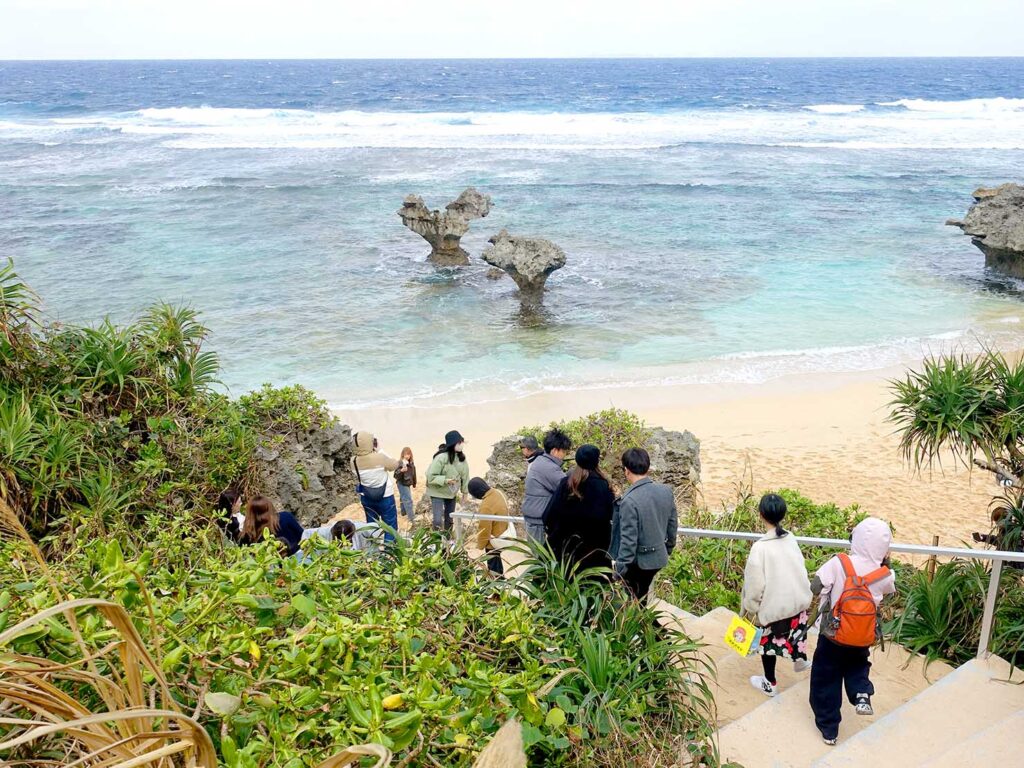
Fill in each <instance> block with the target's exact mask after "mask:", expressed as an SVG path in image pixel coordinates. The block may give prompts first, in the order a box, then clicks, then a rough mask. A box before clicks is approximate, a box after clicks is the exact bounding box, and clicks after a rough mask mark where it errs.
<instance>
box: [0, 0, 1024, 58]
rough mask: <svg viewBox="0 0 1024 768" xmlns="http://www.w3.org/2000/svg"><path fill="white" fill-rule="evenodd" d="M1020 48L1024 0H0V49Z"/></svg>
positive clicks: (733, 51) (339, 52)
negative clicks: (489, 0)
mask: <svg viewBox="0 0 1024 768" xmlns="http://www.w3.org/2000/svg"><path fill="white" fill-rule="evenodd" d="M1022 55H1024V0H504V1H503V2H494V1H493V0H492V1H491V2H487V1H486V0H485V1H484V2H480V1H479V0H477V1H476V2H474V1H473V0H0V59H15V58H17V59H115V58H144V59H160V58H174V59H193V58H226V59H227V58H421V57H422V58H460V57H546V56H566V57H571V56H1022Z"/></svg>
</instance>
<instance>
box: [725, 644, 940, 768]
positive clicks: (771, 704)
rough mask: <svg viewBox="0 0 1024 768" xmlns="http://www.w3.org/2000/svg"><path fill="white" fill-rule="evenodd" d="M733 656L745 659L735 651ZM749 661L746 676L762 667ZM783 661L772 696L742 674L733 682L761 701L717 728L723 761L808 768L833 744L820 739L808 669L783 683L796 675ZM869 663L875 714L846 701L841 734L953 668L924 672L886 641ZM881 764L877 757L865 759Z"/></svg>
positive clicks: (915, 659) (917, 660)
mask: <svg viewBox="0 0 1024 768" xmlns="http://www.w3.org/2000/svg"><path fill="white" fill-rule="evenodd" d="M736 658H737V659H738V660H740V661H744V660H743V659H739V657H738V656H737V657H736ZM749 661H750V662H752V663H753V664H752V666H753V669H754V671H751V672H749V674H748V675H747V676H748V677H749V675H754V674H757V672H758V668H759V666H760V665H759V663H758V662H757V660H756V659H750V660H749ZM723 664H724V663H723ZM786 664H788V662H780V664H779V677H780V680H781V688H782V690H781V692H780V693H779V694H778V695H777V696H775V697H774V698H771V699H766V698H765V697H764V695H763V694H757V691H755V690H754V689H753V688H751V687H750V684H749V682H747V680H745V679H743V680H737V681H736V682H735V685H736V686H740V685H744V686H746V687H747V689H748V690H749V691H750V692H751V693H753V694H756V695H760V696H761V700H762V702H763V703H762V704H760V706H757V707H756V708H754V709H752V710H751V711H749V712H748V713H746V714H744V715H742V716H741V717H739V718H737V719H736V720H734V721H732V722H731V723H729V724H728V725H726V726H725V727H724V728H722V729H721V730H720V731H719V752H720V754H721V757H722V761H723V762H727V761H730V760H731V761H735V762H737V763H739V764H740V765H742V766H744V768H806V767H807V766H810V765H812V764H813V763H814V761H815V760H817V759H818V758H819V757H821V756H822V755H825V754H826V753H827V752H828V751H829V750H830V749H831V750H834V749H835V747H829V746H828V745H826V744H825V743H824V742H823V741H822V739H821V734H820V733H818V729H817V728H816V727H815V725H814V715H813V714H812V713H811V707H810V704H808V701H807V699H808V692H809V690H810V673H809V672H808V673H803V674H801V675H800V677H801V678H802V679H800V680H799V681H797V682H796V683H795V684H793V683H789V684H787V682H786V681H787V680H789V681H792V680H794V674H793V672H792V670H791V669H788V668H787V667H786V666H785V665H786ZM871 664H872V666H871V680H872V682H873V683H874V685H875V691H876V693H875V696H874V697H873V698H872V703H873V705H874V708H875V713H876V714H875V716H874V717H858V716H857V715H856V714H855V713H854V711H853V707H852V706H851V705H850V704H849V703H848V702H847V701H845V700H844V701H843V722H842V725H841V726H840V737H841V738H849V737H850V735H851V734H854V733H857V732H859V731H861V730H863V729H865V728H868V727H869V726H871V725H872V724H874V723H876V722H878V720H879V717H880V716H884V715H885V714H887V713H889V712H892V711H893V710H895V709H897V708H898V707H899V706H900V705H902V704H903V703H905V702H906V701H909V700H910V699H911V698H913V697H914V696H915V695H917V694H918V693H920V692H921V691H922V690H924V689H925V688H927V687H928V686H929V685H930V684H931V682H934V681H936V680H939V679H941V678H943V677H944V676H945V675H947V674H949V673H950V672H951V670H950V668H949V667H948V666H947V665H945V664H942V663H940V662H936V663H933V664H931V665H930V666H929V667H928V668H927V677H926V670H925V668H924V663H923V659H922V658H921V657H919V656H914V655H912V654H910V653H909V652H908V651H906V650H905V649H904V648H902V647H900V646H896V645H890V646H887V648H886V650H885V651H884V652H882V651H881V650H880V649H878V648H875V649H874V650H873V651H872V653H871ZM787 673H788V674H787ZM723 683H724V680H723ZM722 695H727V696H735V697H736V699H737V702H740V701H746V698H745V696H746V694H745V693H740V692H735V693H734V692H729V693H728V694H725V693H724V692H723V694H722ZM741 697H743V698H741ZM719 706H720V708H723V709H725V710H726V711H723V715H725V716H727V715H728V711H729V710H728V706H731V705H727V706H726V707H723V706H722V704H719ZM738 706H739V704H737V707H738ZM883 764H884V763H883V762H879V761H873V762H869V763H864V765H883Z"/></svg>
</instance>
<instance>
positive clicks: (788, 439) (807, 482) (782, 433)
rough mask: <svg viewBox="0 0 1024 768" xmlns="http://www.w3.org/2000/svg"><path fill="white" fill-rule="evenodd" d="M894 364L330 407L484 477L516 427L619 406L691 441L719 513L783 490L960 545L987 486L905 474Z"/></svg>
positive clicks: (972, 527)
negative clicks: (445, 446) (461, 451)
mask: <svg viewBox="0 0 1024 768" xmlns="http://www.w3.org/2000/svg"><path fill="white" fill-rule="evenodd" d="M906 370H907V367H906V366H905V365H900V366H893V367H890V368H886V369H881V370H872V371H861V372H851V373H825V372H821V373H814V374H805V373H799V374H791V375H787V376H783V377H780V378H777V379H773V380H771V381H768V382H764V383H757V384H753V383H730V384H687V385H681V386H645V387H614V388H607V389H593V390H581V391H576V392H572V391H556V392H542V393H535V394H529V395H524V396H522V397H517V398H510V399H504V400H493V401H490V402H484V403H471V404H451V405H443V404H438V405H435V406H434V407H424V406H422V405H418V406H392V407H381V408H365V409H358V410H355V409H344V408H341V409H333V410H334V413H335V414H336V415H338V417H339V418H340V419H341V420H342V422H343V423H346V424H349V425H350V426H352V428H353V429H354V430H355V429H359V430H363V429H366V430H369V431H371V432H373V433H374V434H375V435H376V436H377V437H378V439H379V441H380V445H381V450H383V451H384V452H385V453H387V454H389V455H391V456H397V455H398V454H399V452H400V451H401V449H402V447H403V446H407V445H408V446H411V447H412V449H413V452H414V454H415V456H416V457H417V464H418V467H419V470H420V472H421V474H422V472H423V471H424V470H425V469H426V466H427V463H428V459H429V457H430V456H431V455H432V454H433V452H434V450H435V449H436V446H437V444H438V443H439V442H440V441H441V438H442V436H443V435H444V433H445V432H447V431H448V430H450V429H458V430H460V431H461V432H462V433H463V434H464V435H465V436H466V454H467V458H468V460H469V464H470V472H471V473H472V474H474V475H481V476H482V475H483V474H484V473H485V472H486V469H487V464H486V458H487V457H488V456H489V455H490V452H491V447H492V445H493V444H494V443H495V442H497V441H498V440H499V439H500V438H502V437H504V436H507V435H512V434H515V433H516V432H518V431H519V429H520V428H522V427H525V426H531V425H537V424H542V425H546V424H548V423H550V422H552V421H564V420H570V419H573V418H577V417H579V416H582V415H585V414H588V413H592V412H594V411H598V410H603V409H605V408H611V407H615V408H621V409H625V410H628V411H632V412H634V413H636V414H638V415H639V416H640V417H641V418H643V419H644V421H645V422H646V423H647V424H648V425H650V426H659V427H664V428H665V429H672V430H680V431H682V430H689V431H691V432H693V434H694V435H695V436H696V437H697V438H698V439H699V440H700V441H701V464H702V468H701V485H702V492H703V496H704V502H705V504H706V505H707V506H708V507H709V508H712V509H714V508H719V507H721V506H722V505H723V504H725V505H728V504H731V503H732V502H734V501H735V499H736V497H737V493H738V490H739V488H740V487H741V486H745V485H747V484H748V483H750V478H752V483H750V484H751V485H752V488H753V491H754V492H755V493H760V492H762V491H764V490H768V489H778V488H783V487H785V488H791V489H794V490H797V491H800V492H801V493H803V494H804V495H806V496H808V497H810V498H811V499H813V500H814V501H815V502H818V503H825V502H835V503H836V504H839V505H841V506H847V505H849V504H859V505H860V507H861V509H863V510H864V511H865V512H867V513H868V514H871V515H875V516H878V517H881V518H883V519H886V520H888V521H889V522H891V523H892V524H893V525H894V527H895V531H896V533H895V537H894V538H895V540H897V541H900V542H904V543H913V544H931V543H932V537H933V536H935V535H938V536H939V540H940V543H942V544H945V545H950V546H952V545H959V544H960V543H962V542H964V541H968V540H969V539H970V535H971V532H972V531H979V530H980V531H987V530H988V527H989V524H988V504H989V501H990V500H991V498H992V496H994V495H995V494H997V493H998V486H997V485H996V483H995V482H994V481H993V480H992V479H991V478H990V477H989V476H988V475H987V474H986V473H981V472H978V473H971V472H969V471H967V470H966V469H964V468H962V467H959V466H956V465H954V464H953V463H952V462H951V461H950V462H946V463H945V464H944V466H943V467H941V468H940V467H938V466H936V467H935V468H933V470H932V472H931V473H929V472H928V471H927V470H923V471H922V472H921V473H919V474H918V473H915V472H913V471H912V469H911V468H910V467H909V466H908V465H906V464H905V463H904V461H903V457H902V455H901V454H900V453H899V450H898V440H897V438H896V437H895V436H894V435H893V434H892V432H893V427H892V425H891V424H888V423H886V421H885V418H886V416H887V414H888V410H887V408H886V405H887V403H888V402H889V400H890V395H889V393H888V390H887V382H888V381H889V380H891V379H892V378H895V377H898V376H901V375H903V374H904V373H905V372H906Z"/></svg>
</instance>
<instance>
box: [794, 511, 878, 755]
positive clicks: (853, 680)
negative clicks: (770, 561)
mask: <svg viewBox="0 0 1024 768" xmlns="http://www.w3.org/2000/svg"><path fill="white" fill-rule="evenodd" d="M891 543H892V531H890V529H889V525H888V524H887V523H885V522H884V521H882V520H879V519H877V518H874V517H869V518H867V519H866V520H863V521H861V522H860V523H859V524H858V525H857V527H855V528H854V529H853V534H852V535H851V536H850V553H849V558H850V562H851V563H852V565H853V570H854V572H855V573H856V574H857V575H858V576H867V575H869V574H871V573H872V572H874V571H877V570H878V569H879V568H881V567H882V565H883V561H886V560H887V558H888V555H889V545H890V544H891ZM845 584H846V573H845V572H844V570H843V564H842V561H841V560H840V558H839V556H838V555H836V556H835V557H833V558H832V559H831V560H829V561H828V562H827V563H825V564H824V565H823V566H821V568H819V569H818V572H817V573H816V574H815V575H814V578H813V579H812V580H811V592H812V593H814V594H815V595H820V594H825V595H828V596H829V601H828V602H829V604H830V605H833V606H834V605H836V604H837V603H838V601H839V598H840V597H841V596H842V594H843V588H844V586H845ZM868 589H870V590H871V596H872V597H873V598H874V599H875V605H876V606H877V605H878V604H879V603H881V602H882V598H883V597H884V596H885V595H888V594H892V593H893V592H895V591H896V580H895V578H894V577H893V575H892V572H889V573H888V575H886V576H884V577H883V578H879V579H878V580H876V581H873V582H871V583H869V584H868ZM823 618H824V617H823ZM869 651H870V648H858V647H851V646H846V645H839V644H838V643H835V642H833V641H832V640H830V639H829V638H827V637H825V636H824V635H823V634H822V635H820V636H819V638H818V647H817V648H816V649H815V651H814V661H813V663H812V666H811V694H810V699H811V709H812V710H813V711H814V722H815V725H817V726H818V730H819V731H821V736H822V738H823V739H824V740H825V743H826V744H835V743H836V740H837V739H838V737H839V723H840V721H841V720H842V711H841V710H842V703H843V687H844V686H845V688H846V697H847V699H848V700H849V702H850V703H851V704H852V705H853V706H854V709H855V711H856V712H857V714H858V715H873V714H874V710H873V709H872V707H871V697H872V696H873V695H874V693H875V688H874V686H873V685H872V684H871V679H870V678H869V672H870V670H871V662H870V661H869V660H868V655H869Z"/></svg>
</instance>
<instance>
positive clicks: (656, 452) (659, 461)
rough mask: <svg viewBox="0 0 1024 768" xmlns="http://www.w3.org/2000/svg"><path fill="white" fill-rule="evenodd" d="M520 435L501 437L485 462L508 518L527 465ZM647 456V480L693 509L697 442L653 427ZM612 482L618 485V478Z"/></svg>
mask: <svg viewBox="0 0 1024 768" xmlns="http://www.w3.org/2000/svg"><path fill="white" fill-rule="evenodd" d="M521 438H522V436H521V435H511V436H509V437H503V438H502V439H501V440H499V441H498V442H497V443H495V444H494V448H493V449H492V451H491V455H490V456H489V457H488V458H487V464H488V467H489V469H488V470H487V475H486V476H485V478H484V479H485V480H487V483H488V485H490V486H491V487H492V488H500V489H501V491H502V492H503V493H504V494H505V496H506V497H507V498H508V500H509V505H510V510H511V512H512V514H518V511H519V506H520V504H521V503H522V500H523V484H524V483H525V481H526V468H527V466H528V465H527V463H526V460H525V459H524V458H523V454H522V452H521V451H520V449H519V441H520V439H521ZM644 447H645V448H646V449H647V451H648V453H650V455H651V477H652V478H654V479H655V480H657V481H658V482H660V483H665V484H666V485H670V486H672V488H674V489H675V493H676V501H677V503H678V504H679V506H680V507H688V506H691V505H693V504H694V503H695V502H696V500H697V488H698V486H699V485H700V440H698V439H697V438H696V437H695V436H694V435H693V433H692V432H690V431H685V432H676V431H673V430H668V429H662V428H661V427H655V428H653V429H652V430H651V434H650V438H649V439H648V441H647V443H646V444H645V446H644ZM615 482H618V483H620V484H621V483H622V479H621V478H615Z"/></svg>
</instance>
